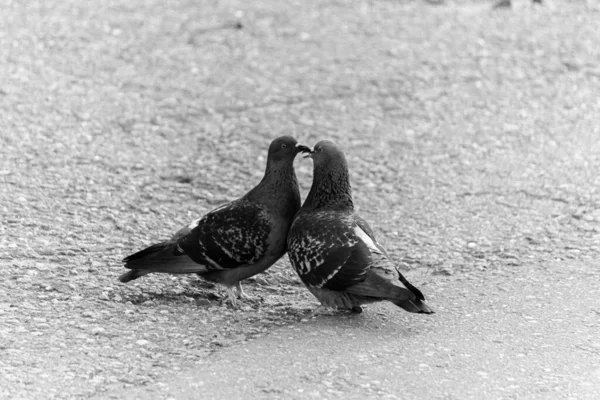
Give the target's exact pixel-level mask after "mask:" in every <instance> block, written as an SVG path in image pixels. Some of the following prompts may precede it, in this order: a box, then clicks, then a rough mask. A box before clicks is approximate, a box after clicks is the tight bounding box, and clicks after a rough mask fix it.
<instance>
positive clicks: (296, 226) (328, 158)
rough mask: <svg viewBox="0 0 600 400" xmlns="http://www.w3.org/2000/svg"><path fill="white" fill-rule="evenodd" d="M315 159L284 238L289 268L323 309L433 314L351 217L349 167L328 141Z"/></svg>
mask: <svg viewBox="0 0 600 400" xmlns="http://www.w3.org/2000/svg"><path fill="white" fill-rule="evenodd" d="M307 157H310V158H312V159H313V162H314V166H313V167H314V172H313V182H312V186H311V188H310V192H309V193H308V196H307V197H306V200H305V202H304V204H303V205H302V207H301V208H300V211H298V214H297V215H296V217H295V218H294V221H293V223H292V227H291V229H290V232H289V234H288V240H287V242H288V256H289V259H290V262H291V264H292V266H293V267H294V269H295V270H296V272H297V273H298V275H299V276H300V279H301V280H302V282H303V283H304V284H305V285H306V287H307V288H308V290H310V292H311V293H312V294H313V295H314V296H315V297H316V298H317V299H318V300H319V301H320V302H321V306H319V307H318V308H317V310H315V312H314V313H313V315H314V314H315V313H316V312H317V311H319V310H320V309H322V308H324V307H331V308H337V309H347V310H351V311H353V312H357V313H360V312H362V308H361V305H362V304H368V303H373V302H378V301H383V300H387V301H390V302H392V303H393V304H395V305H397V306H398V307H401V308H403V309H404V310H406V311H408V312H412V313H424V314H431V313H433V311H432V310H431V308H429V306H428V305H427V304H426V303H425V298H424V296H423V294H422V293H421V291H420V290H419V289H417V288H416V287H414V286H413V285H411V284H410V283H409V282H408V281H407V280H406V278H405V277H404V276H402V274H401V273H400V271H398V269H397V268H396V266H395V265H394V263H393V262H392V260H391V259H390V257H389V256H388V254H387V252H386V251H385V249H384V248H383V247H382V246H381V245H380V244H379V243H378V242H377V239H376V238H375V234H374V232H373V230H372V229H371V227H370V226H369V224H368V223H367V222H366V221H365V220H364V219H362V218H361V217H360V216H359V215H358V214H356V213H355V212H354V203H353V201H352V193H351V189H350V180H349V174H348V164H347V163H346V158H345V156H344V153H343V152H342V151H341V150H340V148H339V147H337V146H336V145H335V144H334V143H333V142H331V141H327V140H325V141H321V142H319V143H317V144H316V145H315V147H314V149H313V150H312V151H311V152H310V153H309V154H308V155H307Z"/></svg>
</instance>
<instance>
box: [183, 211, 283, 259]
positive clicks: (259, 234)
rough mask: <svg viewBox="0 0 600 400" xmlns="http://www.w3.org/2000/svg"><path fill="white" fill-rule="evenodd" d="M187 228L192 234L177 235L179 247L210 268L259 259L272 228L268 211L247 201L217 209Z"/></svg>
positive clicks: (264, 250)
mask: <svg viewBox="0 0 600 400" xmlns="http://www.w3.org/2000/svg"><path fill="white" fill-rule="evenodd" d="M194 225H195V226H194ZM188 228H189V229H190V231H189V233H187V234H185V236H182V237H180V238H178V240H177V248H178V250H180V251H181V252H183V253H185V254H187V255H188V256H189V257H190V258H191V259H192V260H194V261H195V262H196V263H198V264H202V265H205V266H206V269H207V270H209V271H210V270H219V269H229V268H236V267H240V266H242V265H245V264H252V263H255V262H256V261H258V260H260V259H261V258H262V257H263V256H264V255H265V253H266V251H267V247H268V244H267V239H268V237H269V233H270V231H271V225H270V223H269V217H268V214H267V212H266V210H264V209H263V208H262V207H261V206H259V205H257V204H255V203H251V202H248V201H244V200H237V201H234V202H232V203H229V204H227V205H225V206H223V207H220V208H217V209H216V210H214V211H212V212H210V213H208V214H207V215H205V216H204V217H203V218H201V219H200V220H197V221H194V222H193V223H192V224H190V226H189V227H188ZM176 236H177V234H176Z"/></svg>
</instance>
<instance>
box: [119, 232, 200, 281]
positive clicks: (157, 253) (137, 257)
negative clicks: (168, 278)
mask: <svg viewBox="0 0 600 400" xmlns="http://www.w3.org/2000/svg"><path fill="white" fill-rule="evenodd" d="M123 262H124V263H125V268H130V269H131V270H132V271H129V272H126V273H124V274H123V275H121V276H120V277H119V280H120V281H121V282H123V283H125V282H129V281H132V280H134V279H137V278H139V277H141V276H144V275H146V274H149V273H151V272H163V273H168V274H189V273H194V272H196V273H198V272H199V273H202V272H205V271H206V269H207V268H206V266H204V265H202V264H197V263H195V262H194V261H193V260H192V259H191V258H190V257H189V256H187V255H186V254H185V253H183V252H181V251H180V250H179V248H178V246H177V244H176V243H169V242H161V243H156V244H153V245H152V246H150V247H147V248H145V249H144V250H141V251H138V252H137V253H134V254H132V255H130V256H129V257H126V258H125V259H123Z"/></svg>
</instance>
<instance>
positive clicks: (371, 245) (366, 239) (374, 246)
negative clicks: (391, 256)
mask: <svg viewBox="0 0 600 400" xmlns="http://www.w3.org/2000/svg"><path fill="white" fill-rule="evenodd" d="M354 233H355V234H356V236H358V238H359V239H360V240H362V242H363V243H364V244H366V245H367V247H368V248H369V250H371V252H373V253H376V254H383V252H382V251H381V249H380V248H379V247H378V246H377V244H375V242H374V241H373V239H371V237H370V236H369V235H367V234H366V233H365V231H363V230H362V229H361V228H360V226H355V227H354Z"/></svg>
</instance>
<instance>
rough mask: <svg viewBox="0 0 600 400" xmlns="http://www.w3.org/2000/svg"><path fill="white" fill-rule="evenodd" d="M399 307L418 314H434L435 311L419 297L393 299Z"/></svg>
mask: <svg viewBox="0 0 600 400" xmlns="http://www.w3.org/2000/svg"><path fill="white" fill-rule="evenodd" d="M392 303H394V304H395V305H397V306H398V307H400V308H402V309H404V310H406V311H408V312H412V313H417V314H433V313H434V311H433V310H432V309H431V308H429V306H428V305H427V304H425V303H424V302H422V301H421V300H419V299H415V300H404V301H392Z"/></svg>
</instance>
